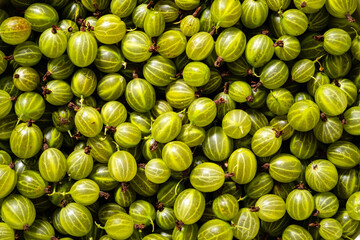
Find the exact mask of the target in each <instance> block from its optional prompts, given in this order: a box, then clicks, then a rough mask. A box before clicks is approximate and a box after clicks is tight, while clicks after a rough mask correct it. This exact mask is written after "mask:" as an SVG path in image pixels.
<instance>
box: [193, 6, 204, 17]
mask: <svg viewBox="0 0 360 240" xmlns="http://www.w3.org/2000/svg"><path fill="white" fill-rule="evenodd" d="M201 9H202V7H201V6H200V7H198V8H197V9H196V10H195V12H194V13H193V14H192V15H193V16H194V17H197V15H198V14H199V12H200V11H201Z"/></svg>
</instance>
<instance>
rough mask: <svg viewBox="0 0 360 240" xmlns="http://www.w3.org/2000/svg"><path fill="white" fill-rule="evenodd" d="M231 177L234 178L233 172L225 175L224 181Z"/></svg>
mask: <svg viewBox="0 0 360 240" xmlns="http://www.w3.org/2000/svg"><path fill="white" fill-rule="evenodd" d="M233 176H235V173H234V172H231V173H225V179H229V178H232V177H233Z"/></svg>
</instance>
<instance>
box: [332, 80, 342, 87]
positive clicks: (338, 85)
mask: <svg viewBox="0 0 360 240" xmlns="http://www.w3.org/2000/svg"><path fill="white" fill-rule="evenodd" d="M333 83H334V85H335V86H337V87H341V84H340V83H339V80H337V79H334V81H333Z"/></svg>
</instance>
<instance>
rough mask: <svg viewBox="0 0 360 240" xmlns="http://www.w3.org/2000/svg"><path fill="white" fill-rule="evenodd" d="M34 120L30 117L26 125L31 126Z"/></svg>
mask: <svg viewBox="0 0 360 240" xmlns="http://www.w3.org/2000/svg"><path fill="white" fill-rule="evenodd" d="M34 122H35V121H34V120H32V119H30V120H29V121H28V123H27V125H26V126H28V127H31V126H32V124H33V123H34Z"/></svg>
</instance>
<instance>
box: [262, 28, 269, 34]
mask: <svg viewBox="0 0 360 240" xmlns="http://www.w3.org/2000/svg"><path fill="white" fill-rule="evenodd" d="M269 33H270V31H269V30H268V29H264V30H263V31H262V32H261V34H262V35H269Z"/></svg>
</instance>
